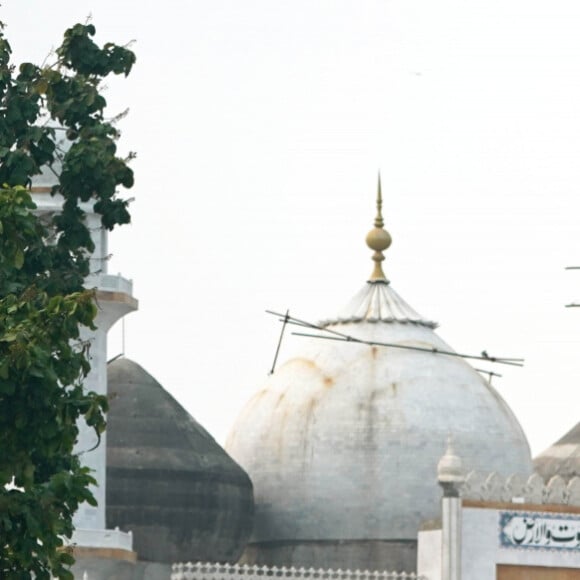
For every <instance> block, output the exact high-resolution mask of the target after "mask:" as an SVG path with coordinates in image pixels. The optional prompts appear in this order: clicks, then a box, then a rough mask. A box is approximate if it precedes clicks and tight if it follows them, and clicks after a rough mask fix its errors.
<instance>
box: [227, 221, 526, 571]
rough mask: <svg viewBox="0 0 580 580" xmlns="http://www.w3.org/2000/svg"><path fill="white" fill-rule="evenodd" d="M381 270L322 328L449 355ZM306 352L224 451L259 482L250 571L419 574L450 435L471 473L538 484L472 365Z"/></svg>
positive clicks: (394, 355) (317, 349) (307, 345)
mask: <svg viewBox="0 0 580 580" xmlns="http://www.w3.org/2000/svg"><path fill="white" fill-rule="evenodd" d="M380 227H382V223H381V224H380ZM367 241H368V240H367ZM369 245H371V243H370V242H369ZM371 247H372V246H371ZM373 249H374V248H373ZM374 259H375V261H376V263H377V266H378V269H376V270H375V273H374V274H373V278H372V279H371V280H370V281H369V282H368V283H367V284H366V285H365V286H364V288H363V289H362V290H361V292H359V294H357V296H355V298H354V299H353V301H352V302H351V303H350V304H349V306H348V307H347V308H346V309H345V310H344V311H343V312H341V313H340V315H339V316H338V317H336V318H335V319H331V320H328V321H326V322H324V323H322V324H323V325H324V326H325V328H327V329H328V330H333V331H338V332H340V333H344V334H347V335H350V336H353V337H356V338H357V339H361V340H363V341H370V342H383V343H389V344H392V345H397V346H398V347H419V348H425V349H437V350H439V351H441V350H445V351H452V350H453V349H452V348H451V347H450V346H449V345H447V344H446V343H445V342H444V341H443V340H442V339H441V338H440V337H439V336H438V335H437V334H436V333H435V332H434V327H435V325H434V323H432V322H430V321H429V320H426V319H424V318H422V317H421V316H420V315H419V314H418V313H417V312H416V311H414V310H413V309H412V308H411V307H410V306H409V305H407V304H406V303H405V301H404V300H403V299H402V298H401V297H400V296H398V294H397V293H396V292H395V291H394V290H393V289H392V288H391V286H390V284H389V283H388V281H387V280H386V279H385V278H384V275H383V274H382V270H381V268H380V261H381V259H382V254H380V251H379V252H378V253H375V258H374ZM303 341H304V342H303V345H302V349H301V352H300V353H299V354H298V356H295V357H294V358H291V359H290V360H288V361H287V362H286V363H285V364H283V365H280V366H279V368H277V370H276V372H275V373H274V374H273V375H271V376H270V377H269V378H268V380H267V381H266V383H265V384H264V386H263V387H262V388H261V389H260V390H259V391H258V392H257V393H256V394H255V395H254V396H253V398H252V399H251V400H250V401H249V402H248V403H247V405H246V407H245V408H244V410H243V411H242V413H241V415H240V416H239V418H238V419H237V421H236V423H235V425H234V427H233V429H232V431H231V433H230V436H229V438H228V441H227V443H226V449H227V451H228V453H230V454H231V455H232V457H233V458H234V459H235V460H236V461H237V462H238V463H239V464H240V465H241V466H242V467H243V468H244V469H245V470H246V472H247V473H248V474H249V475H250V478H251V479H252V482H253V484H254V493H255V503H256V516H255V526H254V532H253V537H252V540H251V546H250V547H249V548H248V550H247V560H248V561H253V562H256V563H268V564H286V565H287V564H293V565H307V566H308V565H314V566H316V567H320V566H322V567H324V566H332V567H357V566H362V567H365V568H385V567H387V568H389V569H393V568H399V569H402V568H401V567H404V569H406V570H409V569H411V568H410V567H412V566H413V564H414V563H413V558H414V546H415V544H414V542H415V541H416V538H417V531H418V529H419V526H420V524H421V522H422V521H424V520H429V519H434V518H437V517H439V513H440V510H439V506H440V499H441V490H440V489H439V487H438V486H437V463H438V461H439V459H440V458H441V456H442V454H443V453H444V451H445V448H446V441H447V437H448V436H449V435H452V436H453V441H454V447H455V449H456V451H457V453H458V455H460V456H461V458H462V461H463V466H464V468H465V470H466V471H470V470H472V469H476V470H481V471H484V472H490V471H496V472H498V473H500V474H502V475H505V476H507V475H509V474H511V473H513V472H518V473H523V474H528V473H531V471H532V462H531V457H530V449H529V446H528V442H527V440H526V437H525V435H524V433H523V431H522V429H521V427H520V425H519V423H518V421H517V419H516V418H515V416H514V415H513V413H512V412H511V410H510V409H509V407H508V406H507V404H506V403H505V402H504V401H503V399H502V398H501V396H500V395H499V394H498V393H497V392H496V391H495V390H494V389H493V388H492V387H491V386H490V385H489V384H488V382H487V381H486V380H485V379H484V378H483V377H482V376H481V375H480V374H479V373H478V372H477V371H475V370H474V369H473V367H472V366H471V365H470V364H469V363H468V362H466V360H464V359H463V358H460V357H456V356H449V355H445V354H440V353H434V352H425V351H421V350H415V349H413V348H396V347H393V346H378V345H374V346H373V345H369V344H361V343H356V342H340V341H333V340H321V339H315V338H304V339H303ZM373 546H374V547H373ZM390 548H392V549H390Z"/></svg>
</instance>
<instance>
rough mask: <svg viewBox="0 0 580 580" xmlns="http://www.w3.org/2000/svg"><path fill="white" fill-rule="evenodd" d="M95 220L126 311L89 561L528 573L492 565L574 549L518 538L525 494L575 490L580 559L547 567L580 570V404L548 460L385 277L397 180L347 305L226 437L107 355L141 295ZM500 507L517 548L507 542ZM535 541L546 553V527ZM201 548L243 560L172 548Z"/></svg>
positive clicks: (83, 536)
mask: <svg viewBox="0 0 580 580" xmlns="http://www.w3.org/2000/svg"><path fill="white" fill-rule="evenodd" d="M40 186H42V184H40ZM36 195H37V196H38V197H37V199H38V200H40V202H41V203H40V204H39V208H40V209H39V211H42V208H43V205H42V204H43V203H44V204H45V205H46V204H50V203H53V202H52V201H49V199H48V198H47V197H42V196H43V195H44V194H43V190H42V187H37V188H36ZM53 210H54V208H53ZM88 215H89V217H88V219H89V220H90V219H93V214H91V213H90V211H89V214H88ZM93 230H94V235H95V236H97V237H99V239H101V243H100V244H97V246H96V247H97V252H98V255H95V256H93V260H94V263H95V264H101V267H99V268H98V269H97V270H98V272H99V274H98V276H97V277H96V278H94V279H93V280H92V281H91V283H92V284H93V285H96V286H97V288H99V289H100V291H101V296H102V298H103V300H104V303H106V304H105V306H106V308H108V310H107V312H109V311H110V314H109V315H108V318H107V323H106V324H104V325H103V327H102V328H101V329H99V330H98V331H97V334H96V335H95V336H94V337H93V341H94V345H93V346H94V348H93V349H92V351H91V352H92V356H93V361H94V362H95V363H97V364H95V365H94V367H93V368H94V369H95V370H94V371H91V373H93V372H94V374H93V376H92V378H91V379H90V380H91V381H93V382H92V383H91V386H92V388H93V389H94V390H97V391H99V392H103V393H108V396H109V399H110V412H109V416H108V429H107V437H106V440H105V442H104V445H101V447H100V448H99V449H98V450H96V451H92V452H91V453H88V454H87V461H88V463H89V464H90V465H91V466H92V467H93V468H94V469H95V472H96V479H97V480H98V482H99V493H100V498H99V499H100V501H99V508H98V510H97V512H96V513H88V512H86V513H85V512H82V513H81V514H80V515H79V517H78V519H77V528H78V529H77V532H75V537H73V544H74V546H73V550H74V551H75V555H76V557H77V563H76V565H75V567H74V569H73V571H74V574H75V577H77V578H82V579H83V580H112V579H115V580H139V579H150V580H154V579H155V580H157V579H159V580H168V579H169V578H170V577H173V578H174V579H175V580H233V578H234V577H237V576H238V575H244V577H245V578H246V580H257V578H258V575H260V574H258V572H256V571H257V570H262V572H261V574H262V575H275V574H273V573H271V572H266V570H270V571H271V570H272V569H274V570H279V569H280V568H281V567H282V570H286V571H287V570H291V572H284V573H283V574H282V575H285V576H287V577H290V578H294V577H300V578H313V580H314V579H315V578H322V576H320V575H319V576H313V575H310V576H309V575H308V574H309V573H306V572H300V573H298V572H296V570H300V569H301V568H302V567H304V568H307V569H310V568H314V569H334V570H338V569H340V570H341V572H336V573H335V575H334V576H324V578H326V577H328V578H335V579H336V580H350V579H351V578H352V579H354V578H359V577H360V575H359V576H356V574H355V575H349V574H350V573H347V572H345V571H346V570H357V569H358V570H373V571H376V572H375V575H374V576H373V578H375V580H377V579H378V577H379V575H380V574H383V576H381V579H382V580H391V579H393V580H394V579H395V578H397V579H398V578H413V577H414V578H424V579H426V580H459V579H460V578H461V577H462V576H461V570H463V571H464V575H463V578H464V579H468V580H480V579H481V580H487V579H488V578H489V579H490V578H492V577H494V578H495V577H497V578H501V579H502V580H503V579H504V578H505V579H506V580H508V579H509V580H512V579H514V580H515V579H516V578H517V579H523V578H528V576H521V575H519V576H518V575H517V574H516V575H510V574H512V572H511V571H509V570H508V572H502V573H501V574H500V573H499V572H498V573H497V576H495V575H494V574H495V572H494V570H496V564H497V565H498V566H500V565H503V564H506V563H507V564H506V565H509V566H516V565H519V564H522V563H523V564H525V565H526V566H528V565H529V566H536V567H539V566H544V567H545V566H552V567H553V566H554V562H556V561H559V560H556V559H555V556H551V558H552V559H550V558H548V559H546V557H544V559H542V557H543V556H542V557H540V556H538V555H537V554H536V553H535V552H534V553H533V554H532V556H530V558H531V559H530V558H528V552H525V551H524V552H522V549H523V547H525V546H527V544H526V541H527V540H524V539H522V540H521V541H520V540H519V538H520V536H519V535H518V534H519V532H518V531H517V530H516V528H517V526H520V527H521V525H522V523H521V521H520V520H518V519H517V517H519V516H514V515H513V513H516V512H514V511H513V510H517V509H518V507H517V506H518V504H522V502H524V503H523V505H525V507H526V508H527V509H529V512H526V513H528V515H527V516H526V517H527V520H525V521H526V522H528V525H529V522H530V521H532V519H533V518H534V517H540V516H537V513H540V512H541V513H543V511H542V510H547V511H550V510H552V511H556V512H558V509H560V511H562V512H563V513H564V512H565V514H564V515H562V516H561V519H560V520H558V522H562V521H564V520H565V522H566V523H565V525H566V526H568V527H569V528H570V529H574V530H576V529H577V530H578V539H577V545H576V544H574V542H576V540H575V539H573V540H570V542H572V543H570V542H568V543H567V544H566V545H565V546H564V543H563V542H564V540H563V539H561V540H558V539H557V538H558V537H561V538H564V537H566V538H567V537H568V536H566V535H565V534H562V533H561V534H560V536H558V533H557V532H554V534H553V535H552V537H549V534H548V535H546V533H545V530H547V529H551V528H550V526H552V525H553V526H555V525H556V523H553V522H552V520H549V517H551V518H552V519H553V518H554V517H556V516H554V515H552V516H549V517H548V516H546V517H548V520H545V518H544V520H545V521H544V520H542V522H543V523H542V525H543V528H540V524H539V523H538V528H537V529H542V530H544V536H542V538H543V539H544V540H545V541H546V542H547V544H546V545H549V546H551V545H552V544H554V542H556V544H554V545H555V547H556V548H562V549H564V548H566V549H568V552H565V553H564V552H558V554H564V556H563V557H564V558H567V560H566V561H567V562H568V565H569V566H570V567H569V568H566V570H573V571H574V570H575V572H574V574H576V575H559V576H556V575H554V576H549V575H544V576H542V578H545V579H546V580H548V578H550V579H552V578H553V579H554V580H556V579H557V580H564V579H566V580H569V579H571V578H574V579H576V580H578V579H579V578H580V507H574V506H575V505H576V504H578V505H579V506H580V479H579V476H580V424H579V425H577V426H576V427H574V428H573V429H572V430H571V431H570V432H569V433H567V434H566V435H565V436H564V437H563V438H562V439H561V440H560V441H558V442H557V443H556V444H555V445H554V446H553V447H551V448H550V449H548V450H547V451H546V452H544V453H542V454H541V455H540V456H538V458H537V459H536V460H535V461H534V462H533V461H532V458H531V455H530V449H529V445H528V442H527V439H526V436H525V434H524V432H523V430H522V428H521V426H520V425H519V423H518V421H517V419H516V417H515V416H514V414H513V413H512V411H511V410H510V409H509V407H508V406H507V404H506V403H505V401H504V400H503V399H502V398H501V396H500V395H499V394H498V393H497V392H496V391H495V389H493V387H492V386H491V385H490V384H489V382H488V381H487V380H486V379H485V378H484V377H482V376H481V375H480V374H479V373H478V372H477V371H476V370H474V368H473V367H472V366H471V365H470V364H469V362H468V361H467V360H466V358H465V357H464V356H461V355H458V354H457V353H456V352H455V351H454V350H453V349H452V347H451V346H449V345H448V344H446V343H445V342H444V341H443V340H442V339H441V338H440V337H439V336H438V334H437V333H436V332H435V329H436V326H437V325H436V324H435V323H434V322H433V321H432V320H430V319H428V318H425V317H424V316H422V315H420V314H419V313H418V312H417V311H415V310H414V309H413V308H412V307H411V306H410V305H409V304H407V302H406V301H405V300H404V299H403V298H402V297H401V296H399V294H397V292H396V291H395V290H394V289H393V287H392V286H391V284H390V282H389V280H388V279H387V277H386V275H385V273H384V270H383V267H382V262H383V261H384V252H385V251H386V250H387V249H388V248H389V246H390V245H391V237H390V235H389V233H388V232H387V231H386V230H385V228H384V222H383V217H382V197H381V189H380V182H379V187H378V194H377V215H376V218H375V221H374V227H373V229H372V230H371V231H370V232H369V234H368V236H367V238H366V241H367V245H368V246H369V248H370V249H371V251H372V252H373V254H372V260H373V261H374V269H373V271H372V274H371V276H370V279H369V280H368V281H367V282H366V283H365V284H364V286H363V287H362V288H361V290H360V291H359V292H358V293H357V294H356V295H355V296H354V298H352V300H351V301H350V302H349V303H348V304H347V306H346V307H345V308H344V309H343V310H342V311H340V312H339V313H338V314H336V315H332V314H331V315H330V316H329V315H328V314H327V315H326V317H325V318H323V321H322V322H320V323H318V324H315V325H309V324H308V323H303V325H305V326H306V329H305V330H306V331H307V332H305V334H312V335H316V336H310V337H306V338H304V340H303V342H302V344H301V348H300V350H299V351H298V352H297V353H296V355H295V356H293V357H292V358H290V359H289V360H287V361H286V362H284V363H283V364H281V365H279V366H278V368H277V369H276V371H275V372H274V373H273V374H272V375H271V376H269V377H268V379H267V380H266V382H265V384H263V385H262V386H261V388H259V389H258V390H257V392H256V394H255V395H254V396H253V397H252V398H251V399H250V400H249V401H248V403H247V404H246V406H245V408H244V409H243V410H242V411H241V413H240V415H239V417H238V419H237V421H236V422H235V424H234V425H233V427H232V429H231V432H230V434H229V437H228V440H227V443H226V449H225V450H224V449H222V448H221V447H220V446H219V445H218V444H217V443H216V441H215V440H214V439H213V438H212V436H211V435H210V434H209V433H208V432H207V431H206V430H205V429H204V428H203V427H202V426H201V425H199V423H197V422H196V421H195V420H194V419H193V418H192V417H191V416H190V415H189V414H188V413H187V411H185V410H184V409H183V408H182V407H181V406H180V405H179V403H178V402H177V401H176V400H175V399H174V398H173V397H171V395H169V393H167V392H166V391H165V390H164V389H163V387H162V386H161V385H160V384H159V383H158V382H157V381H156V380H155V379H154V378H153V377H152V376H151V375H149V374H148V373H147V371H146V370H144V369H143V368H142V367H141V366H140V365H138V364H137V363H136V362H133V361H131V360H129V359H127V358H125V357H118V358H116V359H114V360H113V361H109V363H108V365H107V369H106V372H105V364H104V357H105V356H106V333H107V330H108V328H109V327H110V325H111V324H112V323H113V322H114V320H116V319H119V318H120V317H122V316H123V315H125V314H126V313H128V312H130V311H131V310H135V309H136V307H137V302H136V301H135V299H134V298H133V297H132V286H131V285H130V284H129V282H128V281H125V279H122V278H118V279H117V278H116V277H111V276H109V275H108V274H106V270H105V271H103V268H102V264H104V263H105V262H106V259H105V258H106V255H107V247H106V232H105V231H104V230H103V229H102V228H100V227H99V224H96V223H95V227H94V228H93ZM113 278H114V279H113ZM107 284H108V285H109V286H110V287H109V286H107ZM113 286H114V287H113ZM107 292H108V294H107ZM109 303H110V305H109V306H107V304H109ZM103 316H104V315H103ZM321 336H322V337H326V339H325V338H321ZM448 438H451V439H452V442H453V443H452V448H451V447H450V448H449V449H448V450H447V452H445V449H446V447H447V441H448ZM95 453H96V454H97V455H94V456H93V455H92V454H95ZM94 457H96V458H97V459H94ZM442 457H443V458H442ZM477 474H480V475H477ZM481 474H486V476H485V477H483V476H481ZM490 474H491V475H490ZM516 474H517V475H516ZM438 478H439V483H440V485H441V487H442V488H443V503H442V491H441V489H440V487H439V486H438V485H437V481H438ZM460 488H461V491H460ZM460 496H461V497H460ZM520 500H521V501H520ZM469 502H471V503H469ZM502 502H503V503H502ZM506 502H507V503H506ZM548 504H549V505H548ZM552 504H554V505H556V506H560V508H558V509H556V508H554V505H552ZM538 505H542V506H544V507H542V510H540V511H538V509H537V508H538ZM442 506H443V511H442ZM502 506H503V507H502ZM506 506H507V507H506ZM502 509H503V510H504V511H501V510H502ZM478 510H479V511H478ZM505 510H508V511H505ZM509 510H512V511H509ZM558 513H559V512H558ZM506 514H507V515H506ZM509 514H512V516H510V517H511V519H510V518H509V517H508V516H509ZM534 514H536V515H534ZM542 517H543V516H542ZM558 517H560V516H558ZM470 518H471V519H470ZM494 518H495V519H494ZM497 518H499V520H497ZM502 518H503V519H502ZM514 518H515V519H514ZM562 518H564V519H562ZM566 518H567V519H566ZM496 520H497V521H500V522H502V524H501V525H503V526H504V527H503V528H501V530H500V536H501V537H502V538H503V537H504V536H505V538H506V539H505V542H507V544H509V541H510V538H517V541H516V544H517V545H515V548H517V549H518V550H519V552H517V551H513V550H512V551H510V550H511V548H512V546H508V545H507V544H506V545H504V544H501V546H499V547H497V546H496V545H495V544H496V543H497V541H496V540H497V537H498V525H499V524H497V522H496ZM461 521H463V522H464V525H463V528H461V525H460V522H461ZM470 521H474V522H477V524H474V525H476V527H478V528H480V529H482V530H484V529H485V530H487V531H486V532H485V534H486V535H485V538H486V540H485V541H483V540H482V541H480V542H479V543H478V542H476V541H473V538H472V535H473V534H472V531H473V529H474V528H473V526H472V525H471V524H469V522H470ZM534 521H535V520H534ZM538 521H539V520H538ZM546 521H547V522H548V523H547V524H546ZM555 521H556V520H554V522H555ZM490 522H491V523H490ZM494 522H496V523H494ZM550 522H552V523H550ZM504 524H505V525H504ZM559 525H560V526H562V525H564V524H562V523H560V524H559ZM486 526H487V527H486ZM524 527H525V525H524ZM462 529H463V531H462ZM518 529H519V528H518ZM526 529H528V528H526ZM530 529H531V528H530ZM513 530H516V531H513ZM470 534H472V535H470ZM502 534H503V535H502ZM510 534H511V535H510ZM574 538H575V536H574ZM502 541H503V540H502ZM566 541H568V540H566ZM530 542H531V544H530V550H531V551H530V552H529V553H532V552H533V550H532V548H537V547H538V546H536V545H532V544H533V542H532V540H530ZM550 542H552V544H550ZM558 542H560V543H558ZM461 546H463V548H462V547H461ZM462 550H463V552H461V551H462ZM502 550H503V551H502ZM460 552H461V553H463V554H464V558H463V561H461V558H460V557H459V556H458V554H459V553H460ZM522 553H523V556H522ZM481 554H485V556H481ZM506 554H507V555H506ZM466 555H468V556H469V557H466ZM478 557H479V558H480V560H481V559H482V558H483V559H485V561H486V562H487V564H486V565H485V566H479V565H478V566H479V568H481V570H482V572H481V574H479V575H477V574H476V573H474V572H469V570H471V568H469V566H470V565H472V564H470V562H471V563H473V562H478V561H479V560H478ZM558 557H559V556H558ZM502 558H503V560H502ZM526 558H528V559H526ZM534 558H535V559H534ZM199 561H201V562H217V563H222V564H224V566H225V565H226V563H228V566H229V567H227V569H226V568H224V569H223V570H226V572H223V570H222V569H221V568H220V569H219V570H221V571H219V574H218V573H217V572H215V570H214V572H215V574H214V572H212V573H211V574H210V573H209V572H208V570H209V568H200V567H199V566H201V565H185V567H183V566H181V567H179V566H178V567H177V568H176V569H175V570H174V572H173V576H172V572H171V564H172V563H179V562H199ZM481 561H483V560H481ZM238 562H239V563H240V564H242V566H241V567H240V566H238V567H236V563H238ZM502 562H503V564H502ZM546 562H547V563H546ZM498 563H499V564H498ZM523 564H522V565H523ZM187 566H189V567H187ZM196 566H197V567H196ZM256 566H258V567H262V568H256ZM509 566H508V567H509ZM497 569H498V570H499V568H497ZM545 569H547V568H545ZM561 569H564V568H561ZM212 570H213V569H212ZM252 570H253V571H254V572H255V574H254V576H252V574H251V571H252ZM292 570H293V571H292ZM386 570H389V571H393V570H394V571H399V572H405V573H407V574H415V573H418V574H419V576H404V575H401V576H399V575H388V574H387V573H386V572H384V571H386ZM441 570H443V571H444V572H441ZM466 570H467V571H468V572H465V571H466ZM566 573H567V572H566ZM212 574H213V575H212ZM466 574H467V575H466ZM532 577H533V578H534V580H535V579H536V578H540V576H529V578H532ZM369 578H370V577H369Z"/></svg>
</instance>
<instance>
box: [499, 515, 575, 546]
mask: <svg viewBox="0 0 580 580" xmlns="http://www.w3.org/2000/svg"><path fill="white" fill-rule="evenodd" d="M499 517H500V544H501V546H502V547H506V548H509V547H512V548H544V549H545V548H548V549H552V550H553V549H561V550H578V551H580V514H578V515H570V516H566V515H562V514H546V513H525V512H500V516H499Z"/></svg>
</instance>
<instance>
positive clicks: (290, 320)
mask: <svg viewBox="0 0 580 580" xmlns="http://www.w3.org/2000/svg"><path fill="white" fill-rule="evenodd" d="M266 312H267V313H268V314H272V315H274V316H281V317H283V318H281V319H280V322H283V323H284V326H283V327H282V331H284V329H285V327H286V325H287V324H294V325H296V326H302V327H306V328H311V329H313V330H320V331H321V332H326V333H329V334H332V335H333V336H327V335H324V334H310V333H306V332H293V333H292V334H293V335H295V336H306V337H309V338H324V339H326V340H336V341H339V342H356V343H358V344H366V345H369V346H386V347H391V348H399V349H403V350H416V351H420V352H430V353H433V354H444V355H448V356H456V357H459V358H464V359H470V360H484V361H487V362H492V363H498V364H504V365H510V366H516V367H523V366H524V364H523V363H524V359H523V358H508V357H494V356H490V355H489V354H488V353H487V351H485V350H483V351H482V352H481V355H469V354H464V353H458V352H454V351H449V350H443V349H439V348H436V347H432V348H425V347H420V346H410V345H406V344H394V343H389V342H378V341H373V340H363V339H360V338H356V337H355V336H351V335H349V334H345V333H342V332H339V331H337V330H331V329H329V328H324V327H322V326H319V325H316V324H314V323H312V322H308V321H306V320H301V319H299V318H296V317H294V316H289V313H288V312H286V314H285V315H284V314H281V313H280V312H273V311H271V310H266ZM280 340H281V337H280ZM276 353H278V351H276ZM276 356H277V355H276ZM274 362H275V360H274Z"/></svg>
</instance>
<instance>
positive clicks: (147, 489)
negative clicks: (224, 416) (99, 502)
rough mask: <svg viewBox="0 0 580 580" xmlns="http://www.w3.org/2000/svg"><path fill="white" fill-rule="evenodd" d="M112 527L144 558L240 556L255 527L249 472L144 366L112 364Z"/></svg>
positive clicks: (109, 450)
mask: <svg viewBox="0 0 580 580" xmlns="http://www.w3.org/2000/svg"><path fill="white" fill-rule="evenodd" d="M108 382H109V396H110V410H109V414H108V427H107V527H108V528H114V527H116V526H118V527H119V528H121V529H122V530H124V531H132V532H133V538H134V549H135V551H136V552H137V553H138V556H139V559H140V560H147V561H152V562H167V563H172V562H180V561H195V560H204V561H217V562H223V561H228V562H235V561H237V559H238V558H239V556H240V554H241V553H242V551H243V549H244V547H245V545H246V541H247V539H248V536H249V534H250V531H251V528H252V517H253V507H254V506H253V496H252V483H251V481H250V479H249V477H248V476H247V475H246V473H245V472H244V471H243V470H242V469H241V468H240V467H239V465H237V464H236V463H235V462H234V461H233V460H232V459H231V458H230V457H229V456H228V454H227V453H226V452H225V451H224V450H223V449H222V448H221V447H220V446H219V445H218V444H217V443H216V442H215V441H214V439H213V438H212V437H211V435H209V433H207V431H205V429H204V428H203V427H202V426H201V425H199V423H197V422H196V421H195V420H194V419H193V418H192V417H191V415H189V414H188V413H187V412H186V411H185V410H184V409H183V408H182V407H181V406H180V405H179V403H177V401H175V399H173V397H172V396H171V395H170V394H169V393H167V391H165V390H164V389H163V387H162V386H161V385H160V384H159V383H158V382H157V381H156V380H155V379H154V378H153V377H152V376H151V375H150V374H148V373H147V372H146V371H145V370H143V368H142V367H140V366H139V365H138V364H136V363H134V362H133V361H131V360H128V359H126V358H119V359H116V360H114V361H113V362H111V363H110V364H109V366H108Z"/></svg>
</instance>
